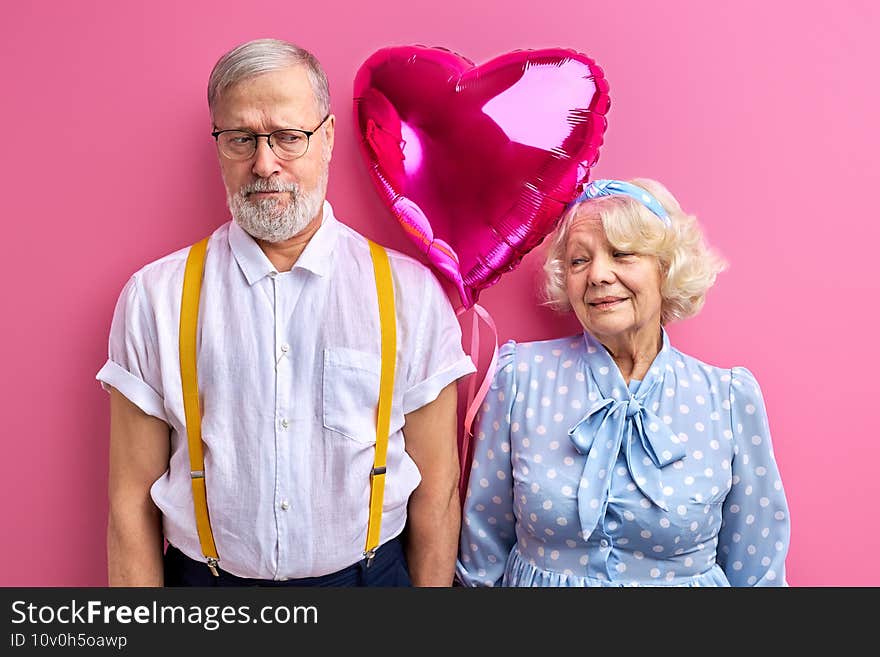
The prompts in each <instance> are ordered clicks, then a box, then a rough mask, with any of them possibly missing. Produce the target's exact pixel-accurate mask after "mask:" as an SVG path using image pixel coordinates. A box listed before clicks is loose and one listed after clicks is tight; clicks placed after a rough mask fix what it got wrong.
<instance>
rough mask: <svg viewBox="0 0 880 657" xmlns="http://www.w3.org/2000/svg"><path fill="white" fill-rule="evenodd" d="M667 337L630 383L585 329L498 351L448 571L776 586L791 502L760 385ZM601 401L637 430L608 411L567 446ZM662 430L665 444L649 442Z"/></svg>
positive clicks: (489, 576)
mask: <svg viewBox="0 0 880 657" xmlns="http://www.w3.org/2000/svg"><path fill="white" fill-rule="evenodd" d="M663 340H664V346H663V349H662V350H661V352H660V354H658V356H657V358H656V359H655V362H654V363H653V364H652V366H651V367H650V369H649V371H648V373H647V374H646V375H645V378H644V380H643V381H631V382H630V383H629V385H627V383H626V382H625V381H624V380H623V378H622V377H621V376H620V372H619V370H618V369H617V366H616V364H615V363H614V361H613V360H612V359H611V358H610V356H609V355H608V353H607V351H605V349H604V347H602V346H601V345H600V344H599V343H598V342H596V341H595V340H594V339H593V338H592V337H591V336H589V335H588V334H584V336H583V337H581V338H571V337H569V338H564V339H560V340H549V341H542V342H533V343H524V344H520V345H517V344H515V343H513V342H508V343H507V344H505V345H504V346H503V347H502V348H501V350H500V351H499V362H498V367H497V369H496V374H495V379H494V381H493V384H492V389H491V390H490V392H489V394H488V395H487V396H486V402H485V404H484V406H483V411H482V412H481V414H480V416H479V417H478V418H477V422H476V425H475V433H476V435H477V436H478V439H477V440H476V441H475V442H474V465H473V469H472V471H471V475H470V479H469V485H468V490H467V496H466V501H465V507H464V516H463V522H462V535H461V551H460V554H459V560H458V563H457V577H458V579H459V581H461V582H462V583H463V584H465V585H467V586H575V587H582V586H619V585H628V586H629V585H650V586H728V585H733V586H784V585H785V557H786V554H787V551H788V543H789V514H788V506H787V502H786V499H785V494H784V490H783V487H782V482H781V479H780V476H779V470H778V467H777V464H776V462H775V460H774V457H773V451H772V446H771V439H770V433H769V428H768V422H767V415H766V410H765V407H764V402H763V397H762V395H761V391H760V388H759V386H758V384H757V381H756V380H755V379H754V377H753V375H752V374H751V372H749V371H748V370H746V369H744V368H733V369H732V370H723V369H720V368H715V367H712V366H709V365H706V364H704V363H701V362H699V361H697V360H696V359H694V358H691V357H690V356H687V355H685V354H683V353H681V352H679V351H678V350H676V349H674V348H673V347H671V346H670V345H669V342H668V336H667V335H666V333H665V332H664V336H663ZM550 372H552V373H553V374H552V375H550V374H549V373H550ZM682 382H686V385H682ZM614 390H617V395H614V394H613V391H614ZM734 390H735V394H734V393H733V391H734ZM631 399H635V400H638V409H637V411H628V410H627V409H628V408H629V406H628V404H629V402H630V400H631ZM606 402H607V403H608V404H616V405H618V408H619V410H620V412H619V413H618V414H617V415H616V416H614V417H617V418H622V419H621V420H620V421H621V422H625V421H630V422H635V420H634V419H632V418H634V417H635V415H639V417H640V421H641V420H642V419H645V418H647V417H648V414H650V415H651V419H650V420H647V419H645V421H644V422H643V429H644V434H645V435H642V434H640V433H639V432H638V431H633V432H623V433H622V435H620V436H618V435H610V434H608V433H606V431H607V429H608V427H607V426H605V425H608V424H611V423H612V420H611V419H610V418H611V417H612V416H611V415H608V416H607V417H606V420H605V423H604V425H602V426H603V427H604V428H594V430H593V431H592V432H591V433H589V435H586V434H585V435H583V436H582V440H581V444H577V443H576V442H575V439H574V433H575V432H574V429H575V428H576V427H578V426H584V420H585V417H587V416H589V414H590V413H591V412H593V411H594V409H595V407H596V406H597V405H599V404H603V403H606ZM627 413H629V416H628V415H627ZM614 421H617V420H614ZM599 424H601V423H599ZM652 432H653V433H652ZM658 432H659V433H662V434H663V435H664V436H665V435H668V436H669V437H670V438H669V441H668V443H667V444H664V445H663V446H662V448H657V449H656V450H655V449H654V447H655V445H652V444H651V442H650V441H651V440H652V439H654V435H655V434H657V433H658ZM672 438H674V439H675V440H674V441H673V440H672ZM676 450H680V451H681V454H682V456H681V457H678V456H677V454H678V452H677V451H676ZM664 459H666V460H665V461H664ZM657 461H659V462H660V463H662V465H661V466H658V465H657ZM585 466H587V467H585ZM585 510H586V511H588V515H589V517H590V522H592V523H593V525H592V526H586V525H587V524H589V523H585V522H584V517H585V513H584V512H585Z"/></svg>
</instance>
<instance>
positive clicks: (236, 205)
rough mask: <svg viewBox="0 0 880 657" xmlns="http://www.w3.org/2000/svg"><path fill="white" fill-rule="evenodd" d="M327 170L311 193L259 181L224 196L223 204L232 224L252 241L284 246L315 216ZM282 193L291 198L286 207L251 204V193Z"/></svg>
mask: <svg viewBox="0 0 880 657" xmlns="http://www.w3.org/2000/svg"><path fill="white" fill-rule="evenodd" d="M327 174H328V171H327V168H326V167H325V168H324V171H323V172H322V174H321V176H320V177H319V178H318V182H317V184H316V185H315V187H314V189H312V190H310V191H307V192H305V191H303V190H302V188H301V187H300V186H299V185H297V184H295V183H280V182H276V181H269V180H265V179H258V180H256V181H255V182H253V183H251V184H250V185H246V186H244V187H243V188H242V189H240V190H239V191H238V192H237V193H236V194H230V193H229V192H228V191H227V193H226V204H227V206H229V212H230V213H231V214H232V218H233V219H234V220H235V222H236V223H237V224H238V225H239V226H241V228H242V229H243V230H244V231H245V232H246V233H247V234H248V235H250V236H251V237H254V238H256V239H258V240H262V241H264V242H270V243H275V242H283V241H285V240H289V239H290V238H291V237H293V236H294V235H297V234H298V233H301V232H302V231H303V230H305V228H306V226H308V225H309V223H311V221H312V220H313V219H314V218H315V217H317V216H318V213H319V212H320V211H321V207H322V205H323V203H324V195H325V194H326V193H327ZM267 191H283V192H287V193H289V194H290V201H289V202H288V203H286V204H281V203H278V202H277V201H276V200H275V199H261V200H252V199H249V198H248V193H250V192H267Z"/></svg>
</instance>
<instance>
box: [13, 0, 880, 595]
mask: <svg viewBox="0 0 880 657" xmlns="http://www.w3.org/2000/svg"><path fill="white" fill-rule="evenodd" d="M421 4H422V3H416V2H404V1H398V0H378V1H373V2H368V3H351V5H350V6H346V3H333V2H326V3H322V2H313V3H293V2H281V1H274V2H257V1H253V0H252V1H251V2H247V3H244V2H228V1H224V0H214V1H212V2H186V3H181V2H171V1H165V0H161V1H159V0H153V1H151V2H149V3H141V2H137V3H129V2H118V1H109V0H108V1H102V2H77V3H61V2H58V3H54V2H53V3H47V2H33V1H32V2H16V3H7V4H6V6H5V7H4V12H3V13H4V20H3V21H2V26H0V62H2V67H0V68H2V72H0V82H2V86H0V88H2V90H3V91H2V95H3V100H2V102H0V126H2V131H3V139H2V141H0V144H2V163H0V166H2V172H0V180H2V181H3V190H4V193H3V199H4V202H5V208H6V209H5V211H4V212H3V215H4V216H5V217H6V219H5V223H6V230H7V233H6V234H7V238H6V244H7V247H6V253H5V255H4V257H3V258H2V259H0V267H2V276H0V281H2V287H3V297H2V298H3V302H4V306H5V307H6V311H5V313H4V321H3V322H2V324H0V331H2V339H0V348H2V350H3V351H2V362H3V366H4V371H5V372H6V375H5V376H4V377H3V378H2V383H0V385H2V394H0V399H2V404H3V416H4V417H5V418H6V422H7V424H6V429H5V430H4V432H3V434H4V439H3V440H4V444H3V458H2V465H0V500H2V509H0V510H2V513H3V518H4V526H3V531H2V535H3V539H2V542H0V585H4V586H12V585H16V586H18V585H24V586H28V585H32V586H56V585H64V586H102V585H105V584H106V557H105V547H104V545H105V526H106V510H107V497H106V485H107V474H106V469H107V441H108V429H109V420H108V398H107V395H106V393H104V392H103V391H102V390H101V389H100V387H99V385H98V384H97V383H96V382H95V381H94V375H95V373H96V372H97V370H98V369H99V368H100V366H101V365H102V364H103V362H104V359H105V358H106V340H107V332H108V330H109V325H110V319H111V316H112V311H113V306H114V303H115V301H116V297H117V295H118V293H119V291H120V290H121V288H122V286H123V284H124V283H125V281H126V279H127V278H128V276H129V275H130V274H131V273H132V272H133V271H134V270H136V269H137V268H139V267H140V266H142V265H143V264H145V263H147V262H149V261H151V260H153V259H155V258H157V257H159V256H161V255H164V254H165V253H168V252H170V251H172V250H175V249H178V248H180V247H182V246H185V245H187V244H189V243H191V242H193V241H195V240H197V239H198V238H201V237H202V236H204V235H206V234H208V233H209V232H210V231H211V230H213V229H214V228H215V227H216V226H217V225H219V224H220V223H222V222H223V221H225V220H226V211H225V204H224V194H223V188H222V184H221V181H220V177H219V174H218V170H217V165H216V162H215V155H214V147H213V143H212V140H211V138H210V136H209V134H208V132H209V130H210V124H209V119H208V112H207V107H206V102H205V83H206V80H207V77H208V74H209V72H210V69H211V67H212V65H213V63H214V61H215V60H216V59H217V57H218V56H219V55H220V54H222V53H223V52H224V51H225V50H227V49H228V48H230V47H232V46H233V45H236V44H238V43H239V42H241V41H245V40H248V39H251V38H256V37H264V36H277V37H281V38H288V39H291V40H293V41H297V42H298V43H300V44H301V45H303V46H305V47H307V48H309V49H311V50H313V51H314V52H315V53H316V54H317V55H318V57H319V58H320V59H321V60H322V62H323V63H324V64H325V66H326V69H327V73H328V76H329V78H330V81H331V91H332V94H333V103H332V104H333V109H334V111H335V112H336V114H337V116H338V124H337V144H336V151H335V157H334V160H333V163H332V165H331V178H330V190H329V198H330V200H331V201H332V203H333V204H334V207H335V209H336V212H337V214H338V215H339V216H340V217H342V218H343V219H345V220H346V221H347V222H348V223H350V224H351V225H353V226H354V227H355V228H358V229H360V230H361V231H363V232H364V233H365V234H367V235H368V236H370V237H372V238H374V239H376V240H378V241H380V242H383V243H385V244H387V245H389V246H391V247H394V248H398V249H400V250H403V251H406V252H408V253H414V250H413V248H412V247H411V246H410V243H409V242H408V240H407V239H406V237H405V236H404V234H403V231H402V230H401V229H400V228H399V227H398V226H397V224H396V223H394V222H393V220H392V219H391V215H390V214H389V213H388V212H386V211H385V209H384V208H383V206H382V205H381V203H380V202H379V200H378V196H377V195H376V193H375V192H374V190H373V188H372V187H371V185H370V182H369V180H368V177H367V173H366V168H365V164H364V162H363V161H362V160H361V155H360V153H359V151H358V144H357V135H356V134H355V133H354V131H353V130H354V124H353V120H352V101H351V92H352V81H353V78H354V74H355V71H356V70H357V68H358V67H359V65H360V64H361V63H362V62H363V61H364V60H365V59H366V58H367V57H368V56H369V55H370V54H371V53H372V52H374V51H375V50H377V49H379V48H381V47H384V46H388V45H406V44H423V45H429V46H445V47H447V48H450V49H452V50H455V51H457V52H459V53H461V54H463V55H465V56H467V57H469V58H470V59H472V60H474V61H476V62H483V61H486V60H488V59H490V58H492V57H494V56H496V55H499V54H501V53H503V52H506V51H509V50H513V49H517V48H549V47H557V46H559V47H570V48H574V49H576V50H579V51H581V52H584V53H586V54H588V55H589V56H591V57H593V58H595V60H596V61H597V62H598V63H599V65H600V66H602V67H603V68H604V70H605V74H606V76H607V78H608V80H609V82H610V85H611V98H612V106H611V111H610V112H609V115H608V118H609V128H608V131H607V133H606V135H605V136H606V141H605V146H604V149H603V151H602V155H601V158H600V161H599V165H598V166H597V167H596V169H595V170H594V177H599V176H602V177H623V178H629V177H634V176H649V177H654V178H658V179H660V180H661V181H663V182H665V183H666V184H667V185H668V186H669V187H670V189H672V190H673V192H674V193H675V194H676V195H677V196H678V198H679V200H680V201H681V202H682V204H683V205H684V207H685V208H686V209H688V210H691V211H693V212H696V213H697V214H698V215H699V216H700V217H701V219H702V222H703V225H704V226H705V229H706V232H707V234H708V237H709V239H710V240H711V241H712V242H713V243H714V244H715V245H716V246H717V247H718V248H719V250H721V251H722V253H723V254H724V255H725V256H726V257H727V258H728V259H729V260H730V262H731V268H730V270H729V271H728V272H726V273H724V274H722V275H721V277H720V279H719V282H718V284H717V285H716V287H715V288H714V289H713V290H712V292H711V293H710V295H709V298H708V302H707V305H706V308H705V309H704V311H703V312H702V313H701V314H700V315H699V316H698V317H696V318H693V319H691V320H688V321H686V322H683V323H681V324H680V325H673V326H672V328H671V331H670V332H671V335H672V339H673V341H674V343H675V344H676V345H677V346H678V347H680V348H681V349H683V350H684V351H686V352H688V353H690V354H692V355H694V356H697V357H699V358H702V359H704V360H707V361H709V362H712V363H715V364H718V365H723V366H731V365H735V364H736V365H746V366H747V367H749V368H750V369H751V370H752V371H753V372H754V373H755V374H756V376H757V377H758V380H759V381H760V383H761V385H762V387H763V390H764V395H765V398H766V401H767V405H768V408H769V413H770V422H771V429H772V431H773V440H774V444H775V448H776V454H777V458H778V461H779V464H780V468H781V470H782V475H783V481H784V484H785V488H786V490H787V493H788V497H789V501H790V504H791V512H792V519H793V536H792V545H791V551H790V556H789V560H788V567H789V580H790V582H791V583H792V584H794V585H800V586H826V585H850V586H864V585H871V586H877V585H880V559H878V552H880V523H878V522H877V520H878V514H877V506H876V505H877V497H878V495H877V493H878V483H877V482H878V479H880V478H878V476H877V464H878V457H880V447H878V444H877V430H876V428H875V427H876V425H874V424H873V422H872V421H871V418H873V415H874V412H873V411H872V410H871V409H872V408H873V405H874V404H875V403H877V402H876V401H875V400H874V399H873V397H872V395H873V390H872V389H870V388H868V389H867V390H863V388H864V386H865V385H867V384H868V383H870V381H872V380H873V377H874V375H875V373H876V372H877V367H878V365H880V358H878V353H877V349H876V348H875V347H874V338H872V337H871V336H872V335H875V334H876V333H877V329H876V328H875V327H874V326H873V324H874V322H875V321H876V319H877V316H878V312H877V310H876V303H877V300H878V298H880V294H878V291H880V290H878V288H880V284H878V282H877V272H878V266H877V262H878V255H877V252H876V249H877V244H878V242H880V228H878V221H877V216H878V214H880V213H878V199H877V186H878V181H880V175H878V174H880V170H878V169H880V167H878V164H877V153H878V150H880V130H878V128H877V116H878V114H877V107H876V106H877V100H878V94H880V92H878V91H877V88H878V86H877V72H876V66H877V62H878V61H880V52H878V48H877V46H876V43H877V34H878V33H880V6H878V5H877V3H875V2H872V1H871V0H860V1H856V0H848V1H847V2H834V1H833V0H828V1H822V2H819V1H814V2H794V1H791V2H767V1H766V0H739V1H738V2H729V3H728V2H725V3H706V2H702V1H700V0H692V1H690V2H684V1H682V0H677V1H668V0H667V1H665V2H659V1H653V0H629V1H621V0H606V1H605V2H593V1H590V0H551V1H550V2H538V3H532V2H501V1H500V0H487V1H486V2H481V3H477V2H474V1H473V0H444V1H443V2H439V3H424V5H425V7H422V6H421ZM429 5H430V8H427V7H428V6H429ZM539 268H540V258H539V256H538V254H537V253H532V254H530V256H529V257H527V258H526V259H525V260H524V261H523V263H522V265H521V266H520V268H519V269H517V270H516V271H514V272H512V273H509V274H507V275H506V276H505V277H504V278H503V279H502V281H501V282H500V283H499V284H497V285H496V286H494V287H492V288H490V289H488V290H486V291H485V292H484V294H483V296H482V298H481V303H482V305H484V306H485V307H486V308H487V309H488V310H489V311H490V312H491V313H492V315H493V317H494V318H495V320H496V321H497V323H498V326H499V331H500V339H501V340H502V341H503V340H506V339H508V338H515V339H519V340H527V339H537V338H546V337H556V336H559V335H563V334H566V333H569V332H574V331H576V330H577V329H578V326H577V324H576V323H575V322H574V321H573V320H571V319H570V318H563V317H558V316H555V315H554V314H552V313H551V312H550V311H547V310H545V309H541V308H538V307H537V305H536V301H537V299H536V296H535V289H536V284H537V283H536V281H537V271H538V269H539ZM484 337H485V336H484Z"/></svg>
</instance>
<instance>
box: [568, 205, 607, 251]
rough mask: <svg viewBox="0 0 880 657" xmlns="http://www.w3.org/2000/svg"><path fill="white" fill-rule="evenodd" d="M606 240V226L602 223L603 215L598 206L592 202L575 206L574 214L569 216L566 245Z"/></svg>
mask: <svg viewBox="0 0 880 657" xmlns="http://www.w3.org/2000/svg"><path fill="white" fill-rule="evenodd" d="M597 240H598V241H602V242H604V241H606V240H607V237H606V235H605V226H604V224H603V223H602V216H601V214H600V213H599V212H598V211H597V208H594V207H591V204H588V203H586V204H581V205H580V206H579V207H577V208H574V210H573V212H572V214H571V215H570V216H569V217H568V222H567V226H566V231H565V246H566V248H568V247H569V246H571V245H573V244H575V243H581V242H584V241H590V242H593V241H597Z"/></svg>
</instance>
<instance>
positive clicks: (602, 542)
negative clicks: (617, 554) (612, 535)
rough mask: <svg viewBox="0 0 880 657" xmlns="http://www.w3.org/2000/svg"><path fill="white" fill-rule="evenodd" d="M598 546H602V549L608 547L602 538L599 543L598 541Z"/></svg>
mask: <svg viewBox="0 0 880 657" xmlns="http://www.w3.org/2000/svg"><path fill="white" fill-rule="evenodd" d="M599 545H600V546H602V547H603V548H607V547H608V541H606V540H605V539H604V538H603V539H602V540H601V541H599Z"/></svg>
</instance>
